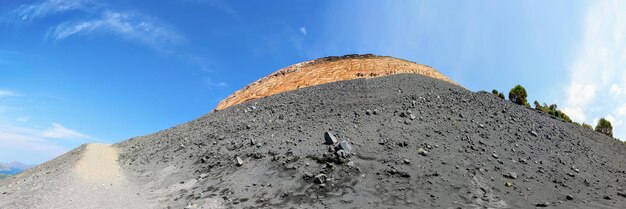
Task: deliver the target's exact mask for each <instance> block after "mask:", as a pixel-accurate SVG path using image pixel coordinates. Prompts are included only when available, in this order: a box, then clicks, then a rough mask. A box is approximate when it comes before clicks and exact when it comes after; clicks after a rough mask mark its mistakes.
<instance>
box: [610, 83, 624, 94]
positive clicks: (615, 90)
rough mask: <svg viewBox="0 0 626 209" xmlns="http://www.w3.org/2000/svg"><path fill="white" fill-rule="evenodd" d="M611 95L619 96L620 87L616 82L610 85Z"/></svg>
mask: <svg viewBox="0 0 626 209" xmlns="http://www.w3.org/2000/svg"><path fill="white" fill-rule="evenodd" d="M610 92H611V95H613V96H619V95H620V94H621V93H622V88H620V87H619V86H618V85H617V84H613V85H611V90H610Z"/></svg>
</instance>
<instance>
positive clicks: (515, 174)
mask: <svg viewBox="0 0 626 209" xmlns="http://www.w3.org/2000/svg"><path fill="white" fill-rule="evenodd" d="M502 176H504V177H506V178H509V179H516V178H517V173H515V172H510V173H505V174H502Z"/></svg>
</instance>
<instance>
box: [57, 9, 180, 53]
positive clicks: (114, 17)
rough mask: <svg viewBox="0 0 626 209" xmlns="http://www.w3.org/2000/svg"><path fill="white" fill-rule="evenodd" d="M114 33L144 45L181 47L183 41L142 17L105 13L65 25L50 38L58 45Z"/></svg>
mask: <svg viewBox="0 0 626 209" xmlns="http://www.w3.org/2000/svg"><path fill="white" fill-rule="evenodd" d="M94 33H111V34H114V35H118V36H120V37H123V38H124V39H127V40H129V41H138V42H140V43H142V44H146V45H150V46H153V47H158V46H159V45H163V44H167V45H172V44H178V43H179V42H181V41H182V40H183V37H182V36H181V35H180V34H178V33H177V32H175V31H174V30H172V29H170V28H168V27H166V26H164V25H162V24H158V23H157V21H154V20H151V18H150V17H146V16H144V15H139V14H131V13H123V12H116V11H105V12H103V13H102V15H101V16H100V17H98V18H96V19H91V20H81V21H72V22H65V23H63V24H60V25H58V26H56V27H55V28H54V29H53V30H52V32H51V33H50V34H49V37H52V39H54V40H56V41H58V40H62V39H66V38H68V37H70V36H75V35H81V34H82V35H89V34H94Z"/></svg>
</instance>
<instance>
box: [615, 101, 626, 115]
mask: <svg viewBox="0 0 626 209" xmlns="http://www.w3.org/2000/svg"><path fill="white" fill-rule="evenodd" d="M615 114H616V115H617V116H626V103H624V104H623V105H622V106H620V107H618V108H617V109H616V110H615Z"/></svg>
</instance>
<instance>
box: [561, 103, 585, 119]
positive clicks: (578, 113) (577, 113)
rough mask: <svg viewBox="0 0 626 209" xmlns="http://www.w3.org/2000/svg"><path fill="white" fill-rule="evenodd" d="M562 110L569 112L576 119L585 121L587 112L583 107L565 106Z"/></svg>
mask: <svg viewBox="0 0 626 209" xmlns="http://www.w3.org/2000/svg"><path fill="white" fill-rule="evenodd" d="M562 111H563V112H564V113H565V114H567V115H568V116H569V117H570V118H571V119H572V120H574V121H583V122H584V121H585V117H586V115H585V113H584V112H583V110H582V109H581V108H570V107H566V108H563V109H562Z"/></svg>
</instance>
